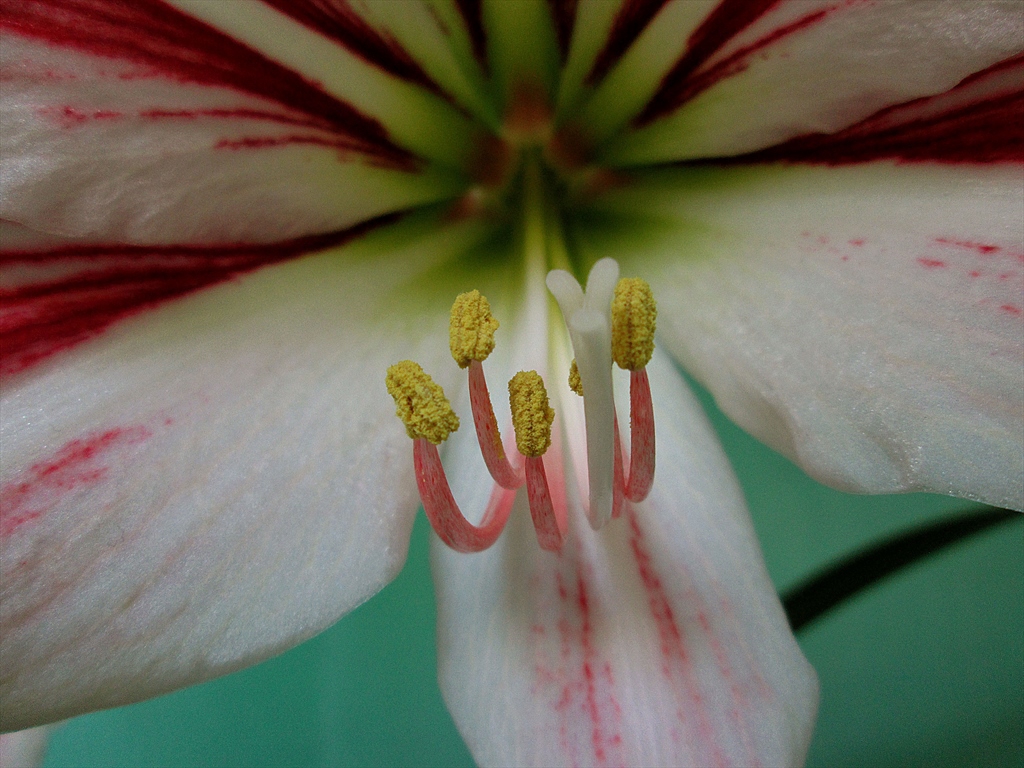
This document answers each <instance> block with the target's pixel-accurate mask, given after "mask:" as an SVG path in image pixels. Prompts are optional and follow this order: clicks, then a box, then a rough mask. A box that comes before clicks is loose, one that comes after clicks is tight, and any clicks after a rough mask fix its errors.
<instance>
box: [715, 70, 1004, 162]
mask: <svg viewBox="0 0 1024 768" xmlns="http://www.w3.org/2000/svg"><path fill="white" fill-rule="evenodd" d="M1022 124H1024V55H1021V56H1015V57H1013V58H1010V59H1007V60H1006V61H1002V62H999V63H998V64H994V65H993V66H991V67H989V68H988V69H985V70H983V71H982V72H979V73H977V74H975V75H971V76H970V77H968V78H966V79H965V80H964V81H963V82H961V83H960V84H959V85H957V86H956V87H955V88H952V89H950V90H949V91H946V92H945V93H940V94H937V95H935V96H928V97H925V98H920V99H914V100H912V101H910V102H907V103H906V104H899V105H896V106H893V107H887V108H885V109H883V110H881V111H879V112H877V113H875V114H874V115H871V116H870V117H868V118H867V119H865V120H862V121H861V122H859V123H856V124H855V125H852V126H850V127H849V128H846V129H844V130H842V131H838V132H837V133H832V134H813V135H807V136H797V137H795V138H793V139H790V140H789V141H786V142H783V143H782V144H777V145H775V146H773V147H768V148H766V149H762V150H759V151H757V152H750V153H747V154H744V155H738V156H736V157H731V158H725V159H724V161H725V162H727V163H730V164H731V163H737V164H748V163H771V162H778V161H782V162H788V163H824V164H826V165H846V164H849V163H863V162H868V161H871V160H883V159H892V160H897V161H900V162H941V163H1024V131H1022V130H1021V125H1022ZM708 162H714V160H711V159H709V160H708Z"/></svg>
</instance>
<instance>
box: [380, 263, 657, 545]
mask: <svg viewBox="0 0 1024 768" xmlns="http://www.w3.org/2000/svg"><path fill="white" fill-rule="evenodd" d="M618 272H619V267H618V264H617V263H616V262H615V261H614V260H612V259H604V260H602V261H599V262H598V263H597V264H595V265H594V268H593V269H592V270H591V272H590V276H589V278H588V280H587V287H586V290H585V291H584V290H583V289H582V288H581V287H580V285H579V283H577V282H576V280H575V278H573V277H572V276H571V275H570V274H569V273H568V272H565V271H563V270H552V271H551V272H549V273H548V276H547V284H548V288H549V290H550V291H551V293H552V294H553V295H554V297H555V299H556V301H557V302H558V304H559V307H560V309H561V311H562V316H563V318H564V319H565V322H566V325H567V327H568V330H569V336H570V339H571V340H572V345H573V350H574V352H575V354H576V358H575V360H574V361H573V365H572V371H571V372H570V378H571V379H574V380H575V384H574V385H573V390H574V391H576V392H577V393H578V394H580V395H581V396H582V397H583V399H584V415H585V423H586V445H587V469H588V475H589V480H590V494H589V500H588V503H587V504H585V510H586V512H587V517H588V519H589V520H590V523H591V525H592V526H593V527H594V528H600V527H602V526H604V525H605V524H606V523H607V522H608V521H609V519H611V518H613V517H618V516H619V514H620V512H621V507H622V503H623V500H624V499H628V500H630V501H642V500H643V499H644V498H646V497H647V494H648V493H649V492H650V489H651V485H652V483H653V480H654V413H653V405H652V402H651V392H650V386H649V384H648V381H647V373H646V369H645V367H646V365H647V362H648V361H649V360H650V357H651V354H652V353H653V349H654V344H653V336H654V321H655V314H656V309H655V305H654V299H653V296H652V294H651V290H650V286H648V285H647V283H645V282H644V281H642V280H639V279H636V278H632V279H625V280H618ZM497 327H498V321H497V320H496V319H495V318H494V317H493V315H492V314H491V309H490V304H489V303H488V301H487V299H486V298H485V297H483V296H482V295H481V294H480V292H479V291H475V290H474V291H470V292H468V293H464V294H460V295H459V296H458V297H456V299H455V303H454V304H453V305H452V310H451V316H450V322H449V340H450V347H451V352H452V357H453V359H454V360H455V362H456V363H457V364H458V365H459V367H461V368H464V369H468V377H469V393H470V405H471V408H472V411H473V423H474V426H475V428H476V435H477V443H478V444H479V446H480V451H481V454H482V455H483V458H484V463H485V464H486V466H487V469H488V471H489V472H490V474H491V477H492V478H493V479H494V482H495V492H494V493H492V494H491V500H490V502H489V504H488V507H487V509H486V510H485V512H484V515H483V518H482V520H481V522H480V524H479V525H473V524H472V523H470V522H469V521H468V520H467V519H466V517H465V516H464V515H463V514H462V512H461V510H460V509H459V506H458V504H457V503H456V501H455V498H454V497H453V496H452V493H451V489H450V488H449V486H448V481H447V478H446V476H445V472H444V467H443V465H442V463H441V458H440V455H439V453H438V451H437V445H438V444H440V443H441V442H443V441H444V440H445V439H446V438H447V437H448V435H449V434H450V433H451V432H453V431H455V430H456V429H458V426H459V420H458V417H457V416H456V415H455V413H454V411H453V410H452V408H451V405H450V404H449V402H448V399H447V397H446V396H445V394H444V392H443V390H442V389H441V387H440V386H438V385H437V384H436V383H434V381H433V380H432V379H431V378H430V377H429V375H427V374H426V373H425V372H424V371H423V369H422V368H420V366H419V365H417V364H416V363H414V362H412V361H409V360H404V361H402V362H400V363H396V364H395V365H393V366H391V367H390V368H389V369H388V373H387V377H386V385H387V388H388V392H389V393H390V394H391V395H392V397H393V398H394V400H395V406H396V414H397V415H398V417H399V418H400V419H402V421H403V422H404V423H405V425H406V431H407V432H408V434H409V437H411V438H412V439H413V466H414V470H415V474H416V482H417V487H418V488H419V493H420V499H421V501H422V502H423V508H424V511H425V512H426V514H427V518H428V519H429V520H430V522H431V525H432V526H433V528H434V530H435V531H436V532H437V534H438V535H439V536H440V538H441V539H442V540H443V541H444V542H445V543H446V544H448V545H449V546H451V547H452V548H454V549H456V550H458V551H461V552H476V551H480V550H482V549H486V548H487V547H489V546H490V545H491V544H493V543H494V542H495V541H496V540H497V538H498V536H499V535H500V534H501V531H502V529H503V528H504V526H505V523H506V522H507V520H508V517H509V514H510V513H511V509H512V503H513V501H514V499H515V494H516V491H517V489H518V488H520V487H521V486H522V485H524V483H525V485H526V494H527V498H528V500H529V506H530V514H531V517H532V518H533V522H534V527H535V529H536V531H537V540H538V543H539V545H540V546H541V548H542V549H546V550H549V551H558V550H560V549H561V547H562V544H563V542H564V540H565V536H566V532H567V530H568V525H567V519H566V510H565V508H564V504H555V503H554V502H553V500H552V494H551V491H550V488H549V487H548V481H547V473H546V471H545V469H544V455H545V454H546V452H547V450H548V448H549V447H550V446H551V425H552V423H553V421H554V416H555V413H554V410H553V409H552V408H551V405H550V402H549V400H548V394H547V389H546V388H545V386H544V382H543V380H542V379H541V377H540V375H539V374H537V372H536V371H520V372H519V373H517V374H516V375H515V376H513V377H512V379H511V381H509V385H508V389H509V407H510V410H511V412H512V425H513V429H514V430H515V438H516V447H517V449H518V450H517V453H518V456H517V457H516V459H515V460H514V462H510V461H509V460H508V458H507V457H506V455H505V452H504V449H503V446H502V442H501V435H500V433H499V431H498V425H497V419H496V418H495V415H494V409H493V406H492V404H491V398H490V394H489V392H488V389H487V382H486V379H485V377H484V369H483V362H484V361H485V360H486V359H487V357H488V356H489V355H490V353H491V352H492V351H493V349H494V346H495V342H494V331H495V330H496V329H497ZM613 340H614V344H615V350H616V351H615V353H614V358H615V361H616V363H618V364H619V365H620V367H624V368H628V369H629V370H630V377H631V378H630V442H631V453H630V469H629V477H628V479H627V478H626V476H625V472H624V470H623V462H622V450H621V445H620V438H619V429H618V423H617V419H616V416H615V404H614V396H613V394H614V393H613V391H612V376H611V366H612V359H613V351H612V350H613ZM555 460H556V461H560V460H561V457H558V456H556V457H555ZM558 475H559V476H562V475H563V473H561V472H559V473H558ZM559 498H560V499H564V498H565V494H564V493H561V494H560V495H559Z"/></svg>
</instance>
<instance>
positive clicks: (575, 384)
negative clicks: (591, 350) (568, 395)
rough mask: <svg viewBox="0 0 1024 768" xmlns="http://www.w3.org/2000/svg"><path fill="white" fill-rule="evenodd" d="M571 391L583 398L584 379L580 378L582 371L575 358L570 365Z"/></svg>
mask: <svg viewBox="0 0 1024 768" xmlns="http://www.w3.org/2000/svg"><path fill="white" fill-rule="evenodd" d="M569 389H571V390H572V391H573V392H575V393H576V394H577V395H579V396H580V397H583V379H581V378H580V369H579V368H578V367H577V365H576V358H575V357H574V358H573V359H572V362H571V363H570V364H569Z"/></svg>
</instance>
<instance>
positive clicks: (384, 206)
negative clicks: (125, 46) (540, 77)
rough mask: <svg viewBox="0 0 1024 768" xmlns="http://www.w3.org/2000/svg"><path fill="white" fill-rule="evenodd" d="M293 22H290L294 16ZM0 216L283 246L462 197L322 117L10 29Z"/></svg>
mask: <svg viewBox="0 0 1024 768" xmlns="http://www.w3.org/2000/svg"><path fill="white" fill-rule="evenodd" d="M288 23H291V22H288ZM0 62H2V63H0V74H2V77H3V90H2V91H0V125H2V130H3V136H4V152H3V154H2V155H0V169H2V170H0V173H2V174H3V184H2V185H0V216H2V217H3V218H6V219H8V220H11V221H17V222H20V223H22V224H25V225H26V226H29V227H32V228H34V229H37V230H41V231H47V232H51V233H54V234H58V235H63V236H65V237H88V238H90V239H92V240H101V241H106V242H132V243H147V244H152V243H159V244H172V243H181V242H188V243H238V242H246V243H249V242H268V241H269V242H274V241H279V240H282V239H287V238H291V237H297V236H303V235H312V234H315V233H319V232H329V231H334V230H338V229H343V228H345V227H349V226H352V225H355V224H357V223H358V222H360V221H362V220H364V219H368V218H372V217H374V216H379V215H381V214H385V213H388V212H390V211H395V210H399V209H403V208H408V207H410V206H414V205H418V204H421V203H425V202H434V201H436V200H439V199H443V198H445V197H448V196H454V195H456V194H458V192H459V191H460V190H461V189H462V186H463V184H462V182H461V181H460V180H459V179H458V178H457V177H455V175H453V174H449V173H442V172H437V171H434V170H430V169H427V168H423V169H421V170H419V171H417V172H416V173H408V172H404V171H399V170H395V169H393V168H384V167H381V166H379V165H374V164H373V161H372V160H371V161H368V160H367V158H366V157H365V156H363V155H362V154H360V153H359V151H358V148H357V147H356V145H354V144H353V143H352V141H351V140H350V139H349V138H348V137H346V136H343V135H339V134H338V133H337V132H336V131H334V130H333V129H332V128H331V127H330V126H329V125H327V124H326V123H325V121H324V120H323V119H321V118H319V117H316V116H310V115H307V114H302V113H299V112H295V111H293V110H290V109H286V108H285V107H283V106H282V105H280V104H275V103H272V102H269V101H267V100H266V99H262V98H257V97H255V96H251V95H249V94H246V93H242V92H239V91H237V90H233V89H230V88H226V87H213V86H209V85H205V84H195V83H184V82H179V81H177V80H173V79H169V78H167V77H164V76H163V75H161V74H160V73H159V72H157V71H156V70H154V68H153V67H149V66H143V65H140V64H138V63H133V62H131V61H123V60H120V59H106V58H103V57H99V56H93V55H89V54H86V53H83V52H81V51H78V50H75V49H73V48H72V49H68V48H57V47H54V46H52V45H50V44H47V43H44V42H41V41H39V40H35V39H28V38H23V37H19V36H14V35H10V34H5V36H4V39H3V44H2V45H0Z"/></svg>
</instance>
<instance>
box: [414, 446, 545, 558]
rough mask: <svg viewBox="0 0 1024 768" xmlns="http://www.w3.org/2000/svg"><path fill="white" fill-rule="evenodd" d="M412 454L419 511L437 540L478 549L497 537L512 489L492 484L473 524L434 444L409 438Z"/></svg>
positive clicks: (465, 549)
mask: <svg viewBox="0 0 1024 768" xmlns="http://www.w3.org/2000/svg"><path fill="white" fill-rule="evenodd" d="M412 455H413V464H414V465H415V469H416V485H417V487H418V488H419V491H420V500H421V501H422V502H423V511H424V512H426V513H427V519H428V520H429V521H430V524H431V526H433V528H434V530H435V531H436V532H437V535H438V536H440V537H441V541H443V542H444V543H445V544H447V545H448V546H449V547H451V548H452V549H454V550H455V551H456V552H481V551H483V550H485V549H487V548H488V547H489V546H491V545H492V544H493V543H494V542H495V541H497V539H498V536H500V535H501V532H502V530H503V529H504V528H505V523H506V522H508V516H509V513H511V511H512V502H513V501H515V498H516V492H515V491H514V490H509V489H507V488H502V487H501V486H499V485H495V486H494V490H493V491H492V492H491V498H490V500H489V501H488V502H487V510H486V511H485V512H484V517H483V520H481V521H480V525H473V524H472V523H471V522H469V521H468V520H467V519H466V518H465V516H464V515H463V514H462V512H461V510H460V509H459V505H458V504H456V503H455V498H454V497H453V496H452V491H451V488H450V487H449V485H448V478H447V477H446V476H445V473H444V467H443V466H442V464H441V457H440V455H438V452H437V446H436V445H434V444H433V443H431V442H429V441H427V440H426V439H424V438H419V439H418V440H414V441H413V444H412ZM549 503H550V502H549ZM531 506H532V505H531Z"/></svg>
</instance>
